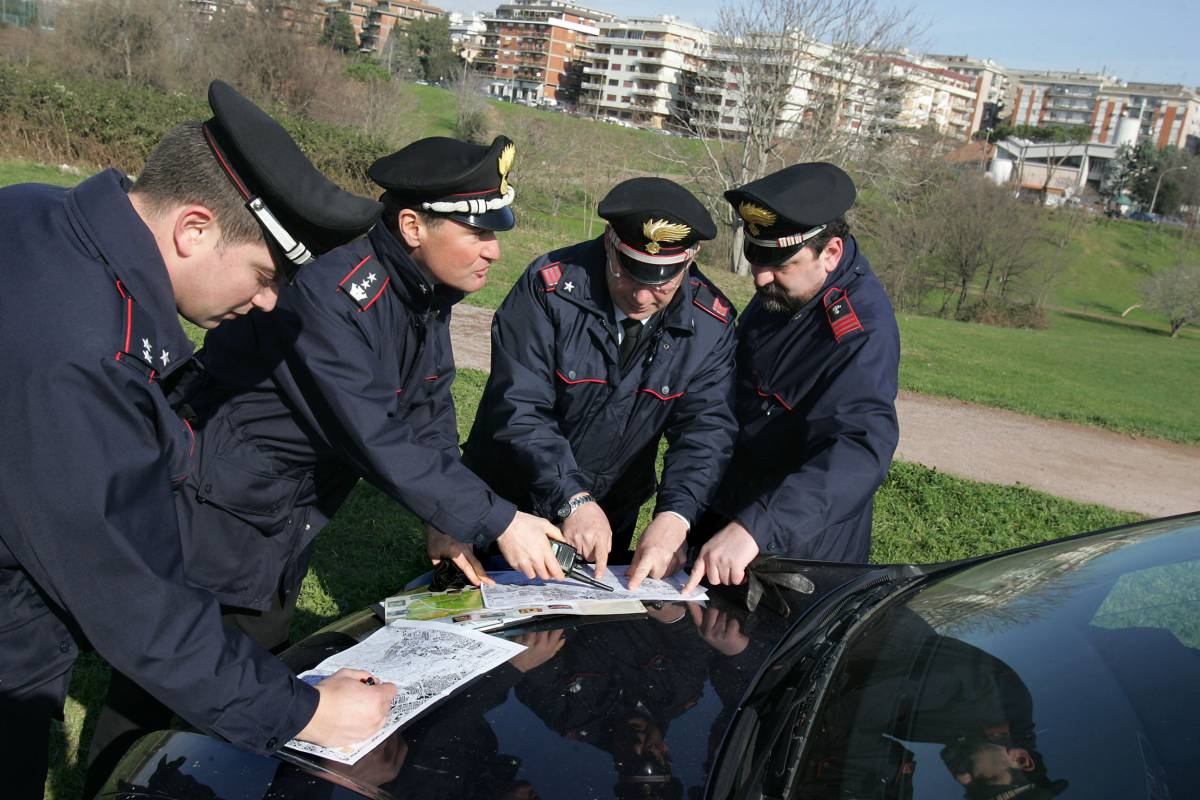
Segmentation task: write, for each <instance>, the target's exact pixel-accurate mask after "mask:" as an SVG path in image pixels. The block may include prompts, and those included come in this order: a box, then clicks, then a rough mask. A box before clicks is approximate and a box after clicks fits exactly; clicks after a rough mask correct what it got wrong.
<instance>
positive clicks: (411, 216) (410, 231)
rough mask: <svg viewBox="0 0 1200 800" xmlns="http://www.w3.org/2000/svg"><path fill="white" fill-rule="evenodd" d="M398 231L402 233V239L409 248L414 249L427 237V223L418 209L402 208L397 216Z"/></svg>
mask: <svg viewBox="0 0 1200 800" xmlns="http://www.w3.org/2000/svg"><path fill="white" fill-rule="evenodd" d="M396 231H397V232H398V233H399V234H400V241H402V242H404V244H406V245H407V246H408V247H409V249H414V248H417V247H420V246H421V240H422V239H423V238H424V237H425V223H423V222H422V221H421V216H420V215H419V214H418V213H417V212H416V211H413V210H412V209H411V208H402V209H400V213H399V214H398V215H397V218H396Z"/></svg>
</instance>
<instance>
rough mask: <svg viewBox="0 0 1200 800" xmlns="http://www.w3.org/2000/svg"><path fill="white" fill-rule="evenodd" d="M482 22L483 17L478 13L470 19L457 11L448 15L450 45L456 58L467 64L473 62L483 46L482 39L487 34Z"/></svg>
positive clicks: (485, 26)
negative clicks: (456, 55) (456, 54)
mask: <svg viewBox="0 0 1200 800" xmlns="http://www.w3.org/2000/svg"><path fill="white" fill-rule="evenodd" d="M483 20H484V15H483V14H480V13H478V12H477V13H475V14H472V15H471V16H470V17H468V16H465V15H463V14H460V13H458V12H457V11H454V12H451V14H450V45H451V46H452V47H453V48H454V52H455V53H458V57H459V58H461V59H462V60H463V61H465V62H467V63H468V64H470V63H472V62H473V61H474V60H475V57H476V56H478V55H479V48H480V47H482V46H483V37H484V34H485V33H486V32H487V23H485V22H484V21H483Z"/></svg>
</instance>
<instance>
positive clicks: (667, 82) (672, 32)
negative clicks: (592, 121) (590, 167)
mask: <svg viewBox="0 0 1200 800" xmlns="http://www.w3.org/2000/svg"><path fill="white" fill-rule="evenodd" d="M708 42H709V33H708V32H707V31H705V30H704V29H702V28H697V27H695V26H693V25H688V24H686V23H683V22H679V21H678V20H677V19H676V18H675V17H672V16H662V17H634V18H631V19H624V20H614V21H612V22H608V23H605V24H603V25H601V26H600V34H599V35H598V36H594V37H592V40H591V43H592V46H593V48H594V49H593V51H592V54H591V59H590V62H589V63H588V64H586V65H585V66H584V68H583V81H582V83H581V84H580V98H579V106H580V107H581V108H582V109H584V110H586V111H588V112H591V113H593V114H596V115H597V116H601V117H610V118H612V119H617V120H626V121H628V122H630V123H631V124H634V125H638V126H641V127H648V128H660V129H661V128H666V127H672V126H674V127H680V126H682V125H684V124H686V123H687V119H688V114H689V111H688V108H689V103H690V102H693V101H694V98H693V97H692V92H693V89H694V85H695V82H696V77H697V73H698V71H699V70H700V69H701V67H702V66H703V60H702V54H703V52H704V51H705V50H706V49H707V46H708Z"/></svg>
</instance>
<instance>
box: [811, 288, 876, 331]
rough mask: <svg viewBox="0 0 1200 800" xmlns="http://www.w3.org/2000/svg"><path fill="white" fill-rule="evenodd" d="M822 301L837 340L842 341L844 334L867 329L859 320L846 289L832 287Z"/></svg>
mask: <svg viewBox="0 0 1200 800" xmlns="http://www.w3.org/2000/svg"><path fill="white" fill-rule="evenodd" d="M821 302H822V303H823V304H824V305H825V316H826V318H828V320H829V327H830V328H831V329H832V330H833V338H834V339H836V340H837V341H839V342H840V341H841V340H842V337H843V336H847V335H849V334H850V333H853V332H854V331H866V328H864V327H863V326H862V323H861V322H859V321H858V314H856V313H854V306H852V305H850V298H849V297H847V296H846V291H845V290H844V289H839V288H837V287H836V286H835V287H833V288H831V289H830V290H829V291H827V292H825V296H824V297H823V298H821Z"/></svg>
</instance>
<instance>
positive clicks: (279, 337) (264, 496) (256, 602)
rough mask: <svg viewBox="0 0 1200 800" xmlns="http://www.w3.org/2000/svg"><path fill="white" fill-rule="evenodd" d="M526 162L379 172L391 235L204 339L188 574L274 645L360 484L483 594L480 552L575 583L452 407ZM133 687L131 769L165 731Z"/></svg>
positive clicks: (354, 248) (129, 694) (404, 160)
mask: <svg viewBox="0 0 1200 800" xmlns="http://www.w3.org/2000/svg"><path fill="white" fill-rule="evenodd" d="M514 157H515V148H514V146H513V144H512V142H511V141H509V140H508V139H507V138H506V137H503V136H500V137H497V138H496V140H495V141H494V142H493V143H492V144H491V145H490V146H480V145H472V144H467V143H465V142H460V141H456V140H454V139H446V138H439V137H435V138H428V139H422V140H420V141H417V142H414V143H412V144H410V145H408V146H407V147H405V148H404V149H402V150H400V151H399V152H397V153H394V154H392V155H390V156H386V157H384V158H381V159H380V160H378V161H376V162H375V163H374V164H373V165H372V166H371V167H370V170H369V174H370V176H371V179H372V180H374V181H375V182H376V183H377V184H379V185H380V186H382V187H383V189H384V190H385V191H384V194H383V202H384V212H383V213H384V219H383V224H380V225H377V226H375V227H374V228H373V229H372V230H371V232H370V233H369V234H368V235H367V237H366V238H364V239H361V240H359V241H356V242H353V243H351V244H348V245H346V246H344V247H340V248H338V249H336V250H334V251H332V252H330V253H328V254H327V255H325V256H323V257H321V258H320V259H318V260H317V261H316V262H315V263H313V264H311V265H309V266H307V267H305V269H304V270H303V271H302V272H301V273H300V274H299V276H298V277H297V279H296V281H295V283H294V284H292V285H291V286H287V287H285V288H284V289H283V290H282V291H281V292H280V297H279V304H278V307H277V309H276V311H275V313H274V314H271V315H261V314H252V315H249V316H246V317H244V318H242V319H239V320H236V321H234V322H231V323H229V324H228V325H225V326H222V328H221V329H220V330H217V331H214V332H212V333H211V334H209V335H208V336H207V337H206V339H205V346H204V349H203V350H202V351H201V352H200V354H199V356H198V358H199V360H200V361H201V362H202V363H203V364H204V366H205V369H206V373H205V377H204V379H203V380H202V381H200V382H198V385H197V386H196V387H195V388H192V389H189V390H188V391H185V392H183V393H182V394H183V395H185V396H184V397H182V398H181V399H182V400H184V401H185V402H186V405H187V406H188V408H189V410H190V411H191V413H192V419H193V426H194V427H195V429H196V432H197V436H198V445H197V447H198V450H199V464H198V465H197V467H196V469H195V470H193V472H192V473H191V474H190V475H188V477H187V478H186V479H185V480H184V484H183V487H182V490H181V491H180V492H179V495H178V510H179V519H180V526H181V529H182V533H183V540H184V559H185V562H184V571H185V573H186V576H187V579H188V581H189V582H191V583H192V584H194V585H196V586H200V587H202V588H204V589H207V590H208V591H210V592H212V593H213V594H214V595H215V596H216V597H217V599H218V600H219V601H220V602H221V604H222V605H223V606H225V607H226V609H227V611H228V612H229V613H230V614H232V615H234V616H236V617H237V618H238V624H239V625H240V626H241V627H243V628H246V629H247V630H248V631H249V632H251V633H252V635H253V636H254V637H255V639H256V640H257V641H258V642H259V643H260V644H262V645H264V646H266V647H269V648H281V647H284V646H286V644H287V640H288V628H289V623H290V620H291V617H292V613H293V611H294V608H295V603H296V598H297V595H298V594H299V590H300V585H301V582H302V581H303V579H304V575H305V572H306V571H307V566H308V559H309V554H310V544H311V543H312V541H313V539H314V537H315V536H316V535H317V533H318V532H319V531H320V530H321V529H322V528H323V527H324V526H325V524H326V523H327V522H328V521H329V519H330V517H332V516H333V514H334V513H335V512H336V511H337V510H338V508H339V507H340V506H341V505H342V503H343V502H344V501H345V499H346V497H347V496H348V495H349V494H350V491H351V490H352V489H353V488H354V486H355V485H356V484H357V483H358V481H359V479H360V478H365V479H366V480H368V481H370V482H371V483H372V484H373V485H375V486H376V487H377V488H379V489H380V490H382V491H384V492H385V493H387V494H388V495H389V496H390V497H392V498H393V499H395V500H396V501H397V502H399V503H401V504H402V505H404V506H405V507H406V508H408V509H409V510H410V511H412V512H413V513H414V514H415V515H416V516H417V517H419V518H420V519H421V520H422V521H423V522H424V523H425V525H426V537H427V542H428V547H429V552H430V555H431V557H433V558H434V559H441V558H449V559H453V560H454V561H455V563H456V564H458V565H459V567H460V568H462V569H463V570H464V571H465V572H467V573H468V574H471V575H473V576H474V577H475V579H476V581H479V580H483V579H486V576H485V574H484V573H483V569H482V567H480V566H479V564H478V562H477V561H475V558H474V555H473V553H472V547H473V546H480V547H483V546H487V545H488V544H490V543H491V542H493V541H496V542H497V544H498V546H499V548H500V550H501V552H502V553H503V554H504V555H505V557H506V558H507V559H508V560H509V562H510V563H511V564H512V565H513V566H514V567H516V568H517V569H520V570H523V571H524V572H525V573H526V574H527V575H529V576H531V577H532V576H535V575H536V576H537V577H542V578H546V577H559V578H561V577H562V572H561V570H560V569H559V567H558V564H557V562H556V561H555V560H554V558H553V555H552V553H551V550H550V547H549V545H548V542H547V539H546V536H547V535H553V536H555V537H558V536H559V534H558V532H557V530H556V529H555V528H554V526H553V525H551V524H549V523H548V522H547V521H546V520H543V519H538V518H536V517H533V516H530V515H528V514H523V513H520V512H518V511H517V510H516V508H515V507H514V506H513V504H512V503H509V502H508V501H506V500H504V499H502V498H500V497H498V496H497V495H496V494H495V493H494V492H492V491H491V490H490V489H489V488H488V487H487V486H486V485H485V484H484V483H483V482H482V481H481V480H480V479H479V478H477V477H476V476H475V475H474V474H472V473H471V472H470V471H469V470H468V469H467V468H466V467H464V466H463V465H462V462H461V460H460V456H459V450H458V433H457V427H456V423H455V412H454V402H453V398H452V397H451V394H450V387H451V384H452V383H453V381H454V358H453V353H452V352H451V347H450V330H449V324H450V310H451V307H452V306H453V305H454V304H455V303H457V302H458V301H459V300H461V299H462V298H463V297H464V296H465V295H466V294H468V293H470V292H473V291H476V290H478V289H480V288H482V287H483V286H484V284H485V283H486V281H487V273H488V269H489V266H490V264H491V263H492V262H493V261H495V260H496V259H497V258H498V257H499V255H500V248H499V243H498V242H497V240H496V232H497V231H506V230H509V229H511V228H512V227H513V225H514V222H515V220H514V217H513V212H512V209H511V204H512V201H513V198H514V197H515V189H514V188H513V187H512V186H511V185H510V184H509V182H508V174H509V170H510V169H511V168H512V165H513V161H514ZM135 688H136V687H130V686H129V685H128V683H127V682H122V681H121V680H120V679H119V678H114V680H113V684H112V688H111V689H110V692H109V708H108V709H107V710H106V711H105V715H104V716H103V717H102V720H101V724H100V725H98V729H101V728H103V730H104V737H105V739H106V740H108V741H111V742H113V743H114V746H113V748H112V749H113V751H114V752H115V753H117V754H119V753H120V752H123V750H124V749H126V748H127V747H128V745H129V744H131V743H132V740H134V739H136V738H137V736H138V735H139V734H140V733H141V732H144V731H145V730H146V729H153V728H155V727H158V726H159V725H161V724H163V719H162V710H161V709H157V708H155V707H154V704H153V703H151V702H150V701H149V698H142V697H138V696H137V692H136V691H134V689H135ZM112 717H116V719H112ZM168 721H169V720H168ZM97 738H99V734H98V735H97ZM109 760H111V756H110V757H109Z"/></svg>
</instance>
